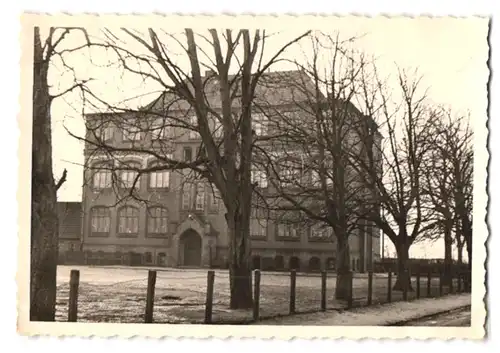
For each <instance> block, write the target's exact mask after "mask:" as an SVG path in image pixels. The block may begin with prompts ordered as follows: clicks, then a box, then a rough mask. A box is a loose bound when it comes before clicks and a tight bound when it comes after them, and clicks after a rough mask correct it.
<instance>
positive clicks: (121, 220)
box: [118, 206, 139, 235]
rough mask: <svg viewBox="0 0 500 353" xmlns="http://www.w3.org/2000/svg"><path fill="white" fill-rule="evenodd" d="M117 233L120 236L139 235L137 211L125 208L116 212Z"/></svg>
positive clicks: (132, 208) (129, 207)
mask: <svg viewBox="0 0 500 353" xmlns="http://www.w3.org/2000/svg"><path fill="white" fill-rule="evenodd" d="M118 233H120V234H122V235H137V233H139V210H138V209H137V208H135V207H132V206H125V207H122V208H120V210H119V211H118Z"/></svg>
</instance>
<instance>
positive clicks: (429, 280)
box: [427, 270, 432, 298]
mask: <svg viewBox="0 0 500 353" xmlns="http://www.w3.org/2000/svg"><path fill="white" fill-rule="evenodd" d="M431 285H432V273H431V270H429V272H427V298H430V296H431Z"/></svg>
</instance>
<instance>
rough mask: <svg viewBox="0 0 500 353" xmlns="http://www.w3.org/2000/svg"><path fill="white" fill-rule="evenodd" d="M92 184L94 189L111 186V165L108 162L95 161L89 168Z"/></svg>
mask: <svg viewBox="0 0 500 353" xmlns="http://www.w3.org/2000/svg"><path fill="white" fill-rule="evenodd" d="M91 172H92V185H93V187H94V189H109V188H111V180H112V178H111V177H112V165H111V164H109V163H96V164H94V165H93V166H92V168H91Z"/></svg>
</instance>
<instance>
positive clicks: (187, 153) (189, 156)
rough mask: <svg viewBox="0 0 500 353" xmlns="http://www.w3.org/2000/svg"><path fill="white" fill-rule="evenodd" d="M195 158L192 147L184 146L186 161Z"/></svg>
mask: <svg viewBox="0 0 500 353" xmlns="http://www.w3.org/2000/svg"><path fill="white" fill-rule="evenodd" d="M192 159H193V150H192V149H191V147H184V162H191V160H192Z"/></svg>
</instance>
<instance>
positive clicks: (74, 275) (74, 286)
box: [68, 270, 80, 322]
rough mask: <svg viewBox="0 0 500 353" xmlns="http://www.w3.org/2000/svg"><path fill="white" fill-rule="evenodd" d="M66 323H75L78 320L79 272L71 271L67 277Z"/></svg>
mask: <svg viewBox="0 0 500 353" xmlns="http://www.w3.org/2000/svg"><path fill="white" fill-rule="evenodd" d="M69 278H70V279H69V302H68V322H76V320H77V318H78V286H79V285H80V271H78V270H71V272H70V277H69Z"/></svg>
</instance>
